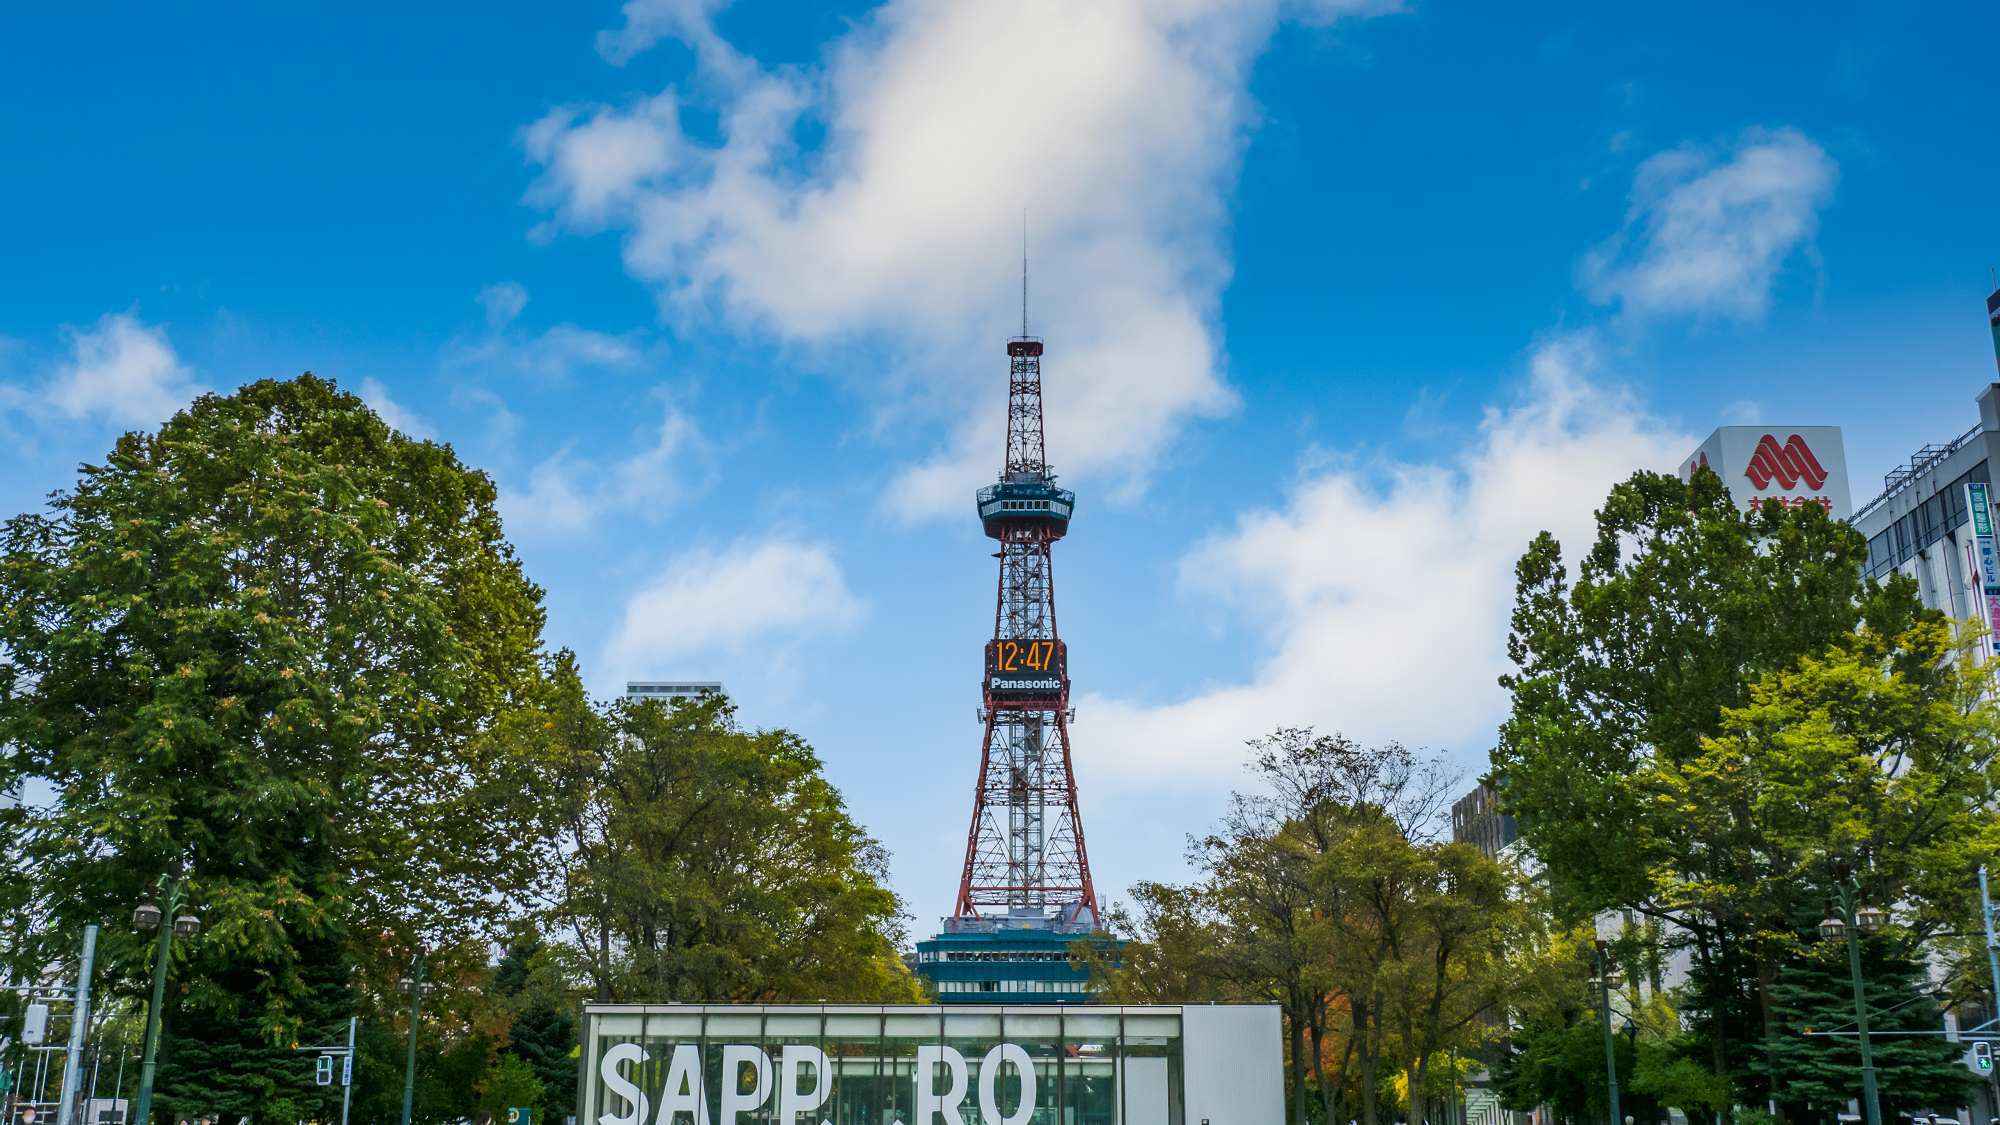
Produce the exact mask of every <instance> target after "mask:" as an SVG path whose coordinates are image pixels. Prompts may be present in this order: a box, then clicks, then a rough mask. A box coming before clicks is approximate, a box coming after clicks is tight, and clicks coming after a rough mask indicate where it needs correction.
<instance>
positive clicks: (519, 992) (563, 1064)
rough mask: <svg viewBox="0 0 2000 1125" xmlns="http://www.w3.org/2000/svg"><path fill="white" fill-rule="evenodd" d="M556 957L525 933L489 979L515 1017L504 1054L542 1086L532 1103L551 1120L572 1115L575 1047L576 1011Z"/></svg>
mask: <svg viewBox="0 0 2000 1125" xmlns="http://www.w3.org/2000/svg"><path fill="white" fill-rule="evenodd" d="M555 952H556V951H555V950H552V949H550V948H549V947H548V946H546V945H544V944H543V942H542V940H541V939H540V938H539V937H538V936H536V935H534V934H533V933H531V932H530V933H523V934H521V935H519V936H517V937H516V938H515V940H514V941H513V943H511V944H510V945H509V946H508V947H507V953H506V956H504V957H502V958H501V960H500V964H499V966H498V967H497V968H496V969H495V970H494V974H493V990H494V992H495V994H496V995H498V996H499V997H501V998H503V999H504V1000H505V1002H506V1003H507V1005H508V1006H509V1008H510V1009H511V1011H512V1014H513V1022H512V1023H511V1024H509V1025H508V1028H507V1044H506V1046H505V1047H503V1048H502V1051H503V1053H505V1054H507V1055H510V1056H513V1057H515V1058H518V1059H520V1060H521V1062H522V1063H523V1064H525V1066H526V1067H527V1069H528V1073H529V1074H531V1075H533V1076H534V1077H535V1078H536V1079H537V1080H539V1081H540V1082H541V1084H542V1090H543V1093H542V1095H541V1098H540V1100H539V1101H537V1102H536V1103H535V1104H536V1105H538V1106H540V1107H541V1109H542V1111H543V1112H544V1113H545V1114H547V1115H548V1117H549V1118H550V1119H551V1120H555V1119H559V1118H561V1117H564V1116H567V1115H569V1114H573V1113H575V1112H576V1109H575V1106H576V1074H577V1059H576V1051H577V1048H578V1040H577V1022H576V1016H575V1015H574V1011H575V1009H574V1006H573V1002H572V998H571V996H570V993H569V990H568V988H567V981H566V980H565V979H564V978H563V975H562V970H561V966H560V964H559V963H558V962H557V960H556V958H555V957H554V954H555ZM518 1104H523V1105H525V1104H528V1103H525V1102H523V1103H518Z"/></svg>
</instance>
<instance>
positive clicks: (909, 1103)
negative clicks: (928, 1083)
mask: <svg viewBox="0 0 2000 1125" xmlns="http://www.w3.org/2000/svg"><path fill="white" fill-rule="evenodd" d="M942 1030H943V1029H942V1027H941V1026H940V1020H939V1017H938V1015H937V1014H936V1013H930V1014H924V1015H919V1014H916V1013H891V1014H889V1015H887V1016H884V1017H883V1019H882V1077H883V1079H884V1081H885V1082H887V1084H888V1087H889V1120H891V1121H901V1122H904V1123H905V1125H934V1122H924V1121H922V1120H920V1119H919V1118H918V1116H917V1109H916V1074H917V1048H918V1047H919V1046H925V1045H930V1046H935V1045H936V1044H937V1043H939V1042H940V1036H941V1034H942ZM932 1116H933V1117H935V1116H936V1115H935V1114H933V1115H932ZM878 1125H879V1123H878Z"/></svg>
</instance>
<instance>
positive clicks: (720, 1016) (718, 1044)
mask: <svg viewBox="0 0 2000 1125" xmlns="http://www.w3.org/2000/svg"><path fill="white" fill-rule="evenodd" d="M704 1022H705V1026H704V1029H703V1030H704V1032H705V1034H704V1036H703V1039H702V1044H701V1048H702V1049H701V1083H702V1093H703V1095H704V1097H703V1100H704V1101H706V1102H707V1103H708V1113H709V1120H711V1121H717V1120H722V1118H721V1117H720V1114H721V1112H722V1108H721V1104H722V1095H723V1092H724V1091H732V1092H734V1093H739V1094H752V1093H755V1092H756V1089H757V1071H756V1069H755V1068H754V1067H750V1066H744V1065H742V1064H741V1063H739V1064H738V1065H737V1066H736V1067H735V1068H734V1069H735V1071H736V1073H734V1074H731V1073H730V1072H729V1071H730V1068H729V1067H726V1066H724V1065H723V1061H722V1049H723V1048H724V1047H727V1046H756V1047H762V1046H763V1038H764V1017H763V1015H762V1014H761V1013H757V1012H750V1013H744V1012H723V1013H712V1014H710V1015H709V1017H708V1019H707V1020H706V1021H704ZM674 1117H675V1121H674V1125H681V1123H682V1122H687V1123H688V1125H694V1122H693V1119H692V1118H687V1117H682V1116H681V1115H680V1114H675V1115H674ZM737 1120H738V1121H741V1120H742V1117H741V1116H740V1115H739V1116H738V1118H737ZM661 1125H665V1123H664V1122H662V1123H661Z"/></svg>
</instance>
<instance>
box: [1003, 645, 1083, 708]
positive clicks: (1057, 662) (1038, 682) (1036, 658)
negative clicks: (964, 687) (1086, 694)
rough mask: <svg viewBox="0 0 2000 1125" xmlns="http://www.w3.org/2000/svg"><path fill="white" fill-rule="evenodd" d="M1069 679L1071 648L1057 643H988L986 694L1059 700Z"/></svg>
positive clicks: (1012, 697)
mask: <svg viewBox="0 0 2000 1125" xmlns="http://www.w3.org/2000/svg"><path fill="white" fill-rule="evenodd" d="M1068 679H1069V646H1068V645H1065V644H1063V643H1062V642H1061V641H1058V640H1053V639H1038V638H1032V637H1029V638H1023V639H1021V640H1000V641H988V642H986V691H987V693H988V694H989V695H993V696H997V697H1004V698H1010V699H1031V698H1049V699H1054V698H1058V697H1060V696H1061V695H1062V693H1063V685H1064V684H1065V683H1067V682H1068Z"/></svg>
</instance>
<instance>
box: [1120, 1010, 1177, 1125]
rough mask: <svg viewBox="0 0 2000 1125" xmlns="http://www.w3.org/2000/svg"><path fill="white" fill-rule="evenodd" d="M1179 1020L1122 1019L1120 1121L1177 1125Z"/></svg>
mask: <svg viewBox="0 0 2000 1125" xmlns="http://www.w3.org/2000/svg"><path fill="white" fill-rule="evenodd" d="M1180 1038H1181V1020H1180V1017H1179V1016H1172V1015H1154V1014H1139V1015H1128V1016H1126V1017H1125V1035H1124V1041H1123V1050H1122V1052H1121V1055H1122V1058H1121V1060H1120V1061H1121V1063H1122V1066H1121V1067H1120V1074H1119V1077H1120V1078H1121V1079H1122V1080H1123V1081H1122V1082H1121V1083H1120V1086H1121V1089H1120V1090H1119V1099H1120V1101H1121V1102H1122V1103H1123V1104H1122V1116H1121V1117H1120V1120H1121V1121H1124V1122H1129V1123H1130V1125H1140V1123H1141V1122H1160V1123H1166V1122H1178V1121H1179V1120H1180V1115H1179V1109H1180V1107H1179V1105H1178V1102H1179V1100H1180V1099H1179V1097H1178V1096H1177V1094H1178V1091H1176V1090H1175V1089H1174V1086H1175V1082H1174V1079H1176V1078H1178V1077H1179V1075H1178V1073H1177V1072H1178V1070H1179V1067H1178V1066H1177V1065H1176V1064H1177V1063H1178V1062H1179V1061H1180Z"/></svg>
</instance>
